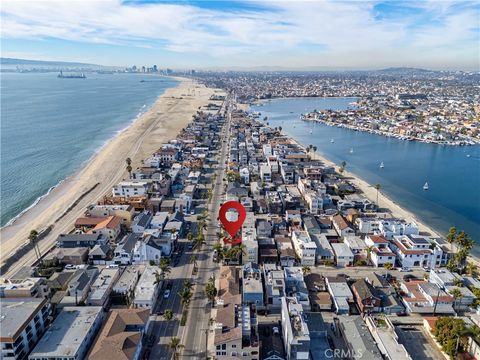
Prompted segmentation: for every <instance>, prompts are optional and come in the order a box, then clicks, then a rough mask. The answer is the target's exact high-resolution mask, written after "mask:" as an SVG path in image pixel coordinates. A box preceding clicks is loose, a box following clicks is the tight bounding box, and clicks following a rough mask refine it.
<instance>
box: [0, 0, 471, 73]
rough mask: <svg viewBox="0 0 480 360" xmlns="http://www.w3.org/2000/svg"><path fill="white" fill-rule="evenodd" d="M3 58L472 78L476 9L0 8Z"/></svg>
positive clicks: (442, 5)
mask: <svg viewBox="0 0 480 360" xmlns="http://www.w3.org/2000/svg"><path fill="white" fill-rule="evenodd" d="M0 12H1V25H0V30H1V55H2V57H13V58H22V59H35V60H57V61H75V62H85V63H93V64H100V65H114V66H131V65H134V64H135V65H137V66H141V65H153V64H157V66H159V67H160V68H162V67H170V68H176V69H185V68H194V69H201V68H206V69H235V68H238V69H240V68H242V69H248V68H252V69H255V68H260V67H266V68H272V69H275V68H286V69H317V68H327V69H378V68H386V67H403V66H408V67H422V68H430V69H458V70H477V71H478V70H479V68H480V65H479V64H480V60H479V57H480V55H479V54H480V2H479V1H462V2H460V1H443V0H425V1H409V0H403V1H360V0H358V1H353V0H352V1H338V0H324V1H294V0H291V1H154V0H147V1H141V0H127V1H119V0H68V1H65V0H64V1H61V0H57V1H48V0H45V1H44V0H34V1H32V0H2V4H1V6H0Z"/></svg>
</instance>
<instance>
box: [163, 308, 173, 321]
mask: <svg viewBox="0 0 480 360" xmlns="http://www.w3.org/2000/svg"><path fill="white" fill-rule="evenodd" d="M163 318H164V319H165V320H167V321H170V320H172V319H173V311H172V309H167V310H165V312H164V313H163Z"/></svg>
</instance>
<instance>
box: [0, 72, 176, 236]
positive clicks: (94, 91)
mask: <svg viewBox="0 0 480 360" xmlns="http://www.w3.org/2000/svg"><path fill="white" fill-rule="evenodd" d="M141 80H145V81H143V82H141ZM177 83H178V81H176V80H174V79H171V78H165V77H160V76H151V75H142V74H112V75H109V74H87V79H58V78H57V74H56V73H42V74H40V73H28V74H21V73H2V74H1V89H0V93H1V98H0V100H1V128H0V130H1V132H0V145H1V148H0V175H1V184H0V185H1V207H0V218H1V225H2V226H3V225H5V224H6V223H8V221H10V220H11V219H12V218H14V217H15V216H16V215H18V214H19V213H21V212H22V211H23V210H25V209H26V208H27V207H29V206H31V205H32V204H33V203H35V202H36V201H37V200H38V198H39V197H40V196H43V195H45V194H46V193H47V192H48V191H49V189H51V188H52V187H53V186H55V185H57V184H58V183H59V182H60V181H62V180H64V179H65V178H66V177H68V176H69V175H71V174H72V173H73V172H74V171H75V170H77V169H79V168H80V167H81V166H82V164H83V163H84V162H85V161H87V160H88V159H89V158H90V157H91V156H93V155H94V154H95V152H96V151H98V150H99V149H100V148H101V147H102V146H103V145H104V144H105V143H106V142H107V141H108V140H109V139H111V138H112V137H113V136H114V135H116V134H117V133H118V132H119V131H121V130H122V129H124V128H125V127H127V126H128V125H129V124H131V123H132V121H134V120H135V119H136V118H137V117H138V116H139V115H140V114H141V113H143V112H145V111H146V110H148V108H149V107H150V106H151V105H152V104H153V103H154V102H155V100H156V99H157V97H158V96H160V95H161V94H163V93H164V91H165V90H166V89H167V88H170V87H174V86H176V84H177Z"/></svg>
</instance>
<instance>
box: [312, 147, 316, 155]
mask: <svg viewBox="0 0 480 360" xmlns="http://www.w3.org/2000/svg"><path fill="white" fill-rule="evenodd" d="M312 149H313V153H314V154H315V153H316V151H317V147H316V146H314V147H313V148H312Z"/></svg>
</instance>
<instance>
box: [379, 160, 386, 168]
mask: <svg viewBox="0 0 480 360" xmlns="http://www.w3.org/2000/svg"><path fill="white" fill-rule="evenodd" d="M384 167H385V165H384V164H383V161H382V162H381V163H380V169H383V168H384Z"/></svg>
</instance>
